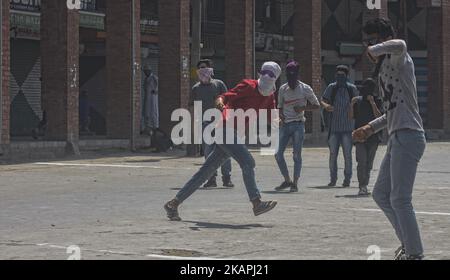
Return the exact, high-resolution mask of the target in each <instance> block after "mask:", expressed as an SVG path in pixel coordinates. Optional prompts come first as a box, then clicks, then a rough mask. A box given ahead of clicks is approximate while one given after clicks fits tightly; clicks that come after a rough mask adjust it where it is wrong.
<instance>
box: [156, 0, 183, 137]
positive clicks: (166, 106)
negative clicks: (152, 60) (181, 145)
mask: <svg viewBox="0 0 450 280" xmlns="http://www.w3.org/2000/svg"><path fill="white" fill-rule="evenodd" d="M189 4H190V1H189V0H164V1H159V11H160V12H161V13H163V14H164V16H161V17H160V23H159V24H160V25H159V40H160V44H159V47H160V58H159V59H160V62H159V77H160V83H159V99H160V101H159V104H160V108H161V110H160V118H161V119H160V121H161V128H162V129H163V130H164V131H165V132H166V133H170V131H171V129H172V127H173V126H174V124H175V123H173V122H172V121H171V115H172V112H173V111H174V110H175V109H178V108H187V107H188V102H189V94H190V61H189V58H190V49H189V32H190V15H189V10H190V8H189ZM169 135H170V134H169Z"/></svg>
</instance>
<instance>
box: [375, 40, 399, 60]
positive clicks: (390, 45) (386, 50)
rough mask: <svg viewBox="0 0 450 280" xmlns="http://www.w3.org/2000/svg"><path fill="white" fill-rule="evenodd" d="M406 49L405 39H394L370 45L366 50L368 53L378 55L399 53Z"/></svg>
mask: <svg viewBox="0 0 450 280" xmlns="http://www.w3.org/2000/svg"><path fill="white" fill-rule="evenodd" d="M406 51H407V46H406V43H405V41H403V40H399V39H395V40H390V41H386V42H383V43H380V44H378V45H374V46H370V47H369V48H368V52H369V54H370V55H372V56H375V57H378V56H382V55H386V54H393V55H401V54H403V53H405V52H406Z"/></svg>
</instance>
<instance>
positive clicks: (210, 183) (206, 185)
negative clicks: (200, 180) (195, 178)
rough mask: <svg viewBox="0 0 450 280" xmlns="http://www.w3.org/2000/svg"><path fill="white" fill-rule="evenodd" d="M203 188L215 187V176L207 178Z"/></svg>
mask: <svg viewBox="0 0 450 280" xmlns="http://www.w3.org/2000/svg"><path fill="white" fill-rule="evenodd" d="M203 188H205V189H210V188H217V182H216V178H214V179H209V181H208V182H206V184H204V185H203Z"/></svg>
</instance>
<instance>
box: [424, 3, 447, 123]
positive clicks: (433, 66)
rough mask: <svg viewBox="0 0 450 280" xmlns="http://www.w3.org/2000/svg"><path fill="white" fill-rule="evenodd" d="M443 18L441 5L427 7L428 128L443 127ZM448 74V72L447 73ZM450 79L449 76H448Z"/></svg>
mask: <svg viewBox="0 0 450 280" xmlns="http://www.w3.org/2000/svg"><path fill="white" fill-rule="evenodd" d="M442 24H443V18H442V9H441V8H440V7H436V8H433V7H428V8H427V46H428V47H427V49H428V58H427V61H428V106H427V107H428V112H427V120H428V121H427V127H426V128H428V129H443V125H444V107H445V104H444V95H443V93H444V92H443V85H444V83H443V79H444V77H445V76H443V70H444V69H443V68H444V66H443V54H444V53H443V52H444V51H445V47H444V45H443V35H444V34H443V33H442V31H443V26H442ZM447 75H448V74H447ZM447 79H448V76H447Z"/></svg>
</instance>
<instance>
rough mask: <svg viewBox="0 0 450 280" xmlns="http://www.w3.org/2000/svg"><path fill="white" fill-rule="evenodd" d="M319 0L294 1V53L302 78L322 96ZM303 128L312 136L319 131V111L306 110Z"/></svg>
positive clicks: (320, 10) (320, 3)
mask: <svg viewBox="0 0 450 280" xmlns="http://www.w3.org/2000/svg"><path fill="white" fill-rule="evenodd" d="M321 15H322V2H321V1H317V0H295V1H294V26H293V27H294V57H295V60H297V61H298V62H299V63H300V77H301V79H302V81H304V82H305V83H307V84H309V85H311V86H312V88H313V89H314V92H315V93H316V94H317V95H318V97H319V98H320V96H321V76H322V57H321V50H322V40H321V26H322V25H321ZM306 117H307V119H308V121H307V123H306V131H307V132H308V133H312V136H313V138H314V137H318V136H319V135H320V132H321V127H320V113H319V112H314V113H307V116H306Z"/></svg>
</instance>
